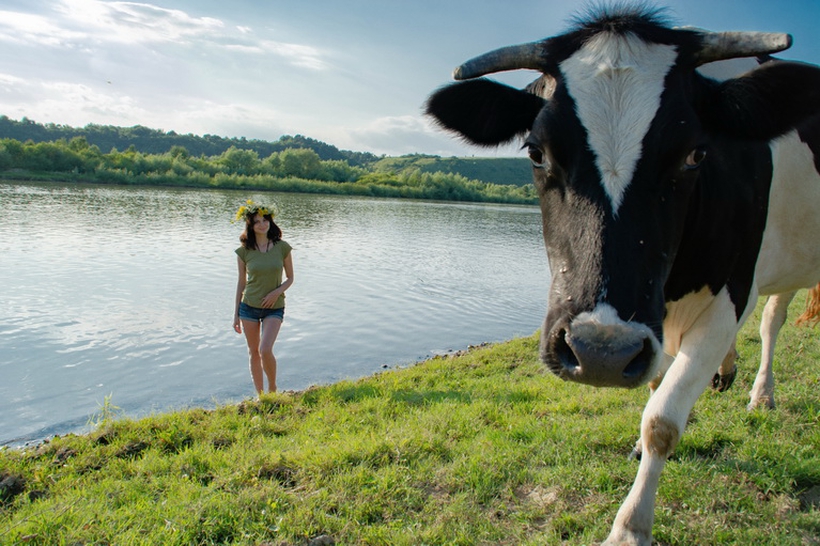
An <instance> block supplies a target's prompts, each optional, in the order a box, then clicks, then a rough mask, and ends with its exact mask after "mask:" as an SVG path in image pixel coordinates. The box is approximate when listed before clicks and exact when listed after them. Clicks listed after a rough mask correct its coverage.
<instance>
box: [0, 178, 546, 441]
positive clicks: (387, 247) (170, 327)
mask: <svg viewBox="0 0 820 546" xmlns="http://www.w3.org/2000/svg"><path fill="white" fill-rule="evenodd" d="M247 198H252V199H254V200H255V201H257V202H260V203H269V202H271V201H275V202H276V204H277V205H278V208H279V209H280V214H279V216H278V217H277V223H278V224H279V225H280V227H281V228H282V230H283V232H284V236H283V238H284V239H285V240H286V241H288V242H289V243H290V244H291V245H292V247H293V263H294V272H295V275H294V276H295V283H294V285H293V287H292V288H291V289H290V290H289V291H288V293H287V311H286V316H285V322H284V325H283V327H282V330H281V334H280V336H279V340H278V341H277V343H276V350H275V352H276V356H277V360H278V361H279V374H278V380H277V383H278V386H279V388H280V389H283V390H301V389H305V388H307V387H309V386H311V385H321V384H329V383H333V382H336V381H340V380H343V379H355V378H360V377H364V376H367V375H371V374H373V373H375V372H378V371H380V370H382V369H385V368H394V367H401V366H407V365H412V364H413V363H415V362H418V361H420V360H423V359H425V358H429V357H430V356H433V355H436V354H443V353H447V352H449V351H455V350H460V349H464V348H466V347H467V346H469V345H475V344H479V343H482V342H486V341H490V342H493V341H503V340H507V339H511V338H514V337H517V336H524V335H530V334H532V333H533V332H535V331H536V330H537V329H538V328H539V327H540V325H541V320H542V318H543V315H544V313H545V310H546V298H547V290H548V287H549V272H548V267H547V259H546V255H545V252H544V247H543V240H542V238H541V227H540V226H541V222H540V212H539V210H538V209H537V208H536V207H532V206H516V205H493V204H465V203H443V202H429V201H413V200H401V199H377V198H362V197H339V196H321V195H307V194H294V193H278V194H273V193H270V192H256V191H225V190H193V189H167V188H153V187H152V188H145V187H122V186H105V185H77V184H52V183H42V184H40V183H22V182H20V183H11V182H2V183H0V210H2V211H3V214H2V215H0V445H20V444H24V443H26V442H34V441H38V440H41V439H43V438H47V437H50V436H53V435H55V434H65V433H68V432H82V431H84V430H86V429H87V427H88V423H89V420H90V419H92V418H93V416H94V415H96V414H98V413H99V412H100V410H101V407H102V406H103V405H104V404H106V401H108V403H109V404H111V405H113V406H115V407H117V408H119V410H118V411H119V412H120V413H121V414H122V415H125V416H128V417H140V416H143V415H147V414H150V413H155V412H163V411H169V410H173V409H180V408H185V407H192V406H195V407H213V406H215V405H217V404H225V403H232V402H235V401H239V400H242V399H245V398H248V397H251V396H253V394H254V393H253V386H252V383H251V380H250V374H249V372H248V369H247V352H246V348H245V342H244V339H243V337H242V336H241V335H238V334H236V333H235V332H234V331H233V328H232V326H231V324H232V318H233V299H234V291H235V287H236V270H237V268H236V257H235V254H234V249H235V248H236V247H237V246H238V245H239V242H238V236H239V233H240V232H241V229H242V227H241V225H239V224H233V223H231V219H232V218H233V215H234V212H235V211H236V209H237V208H238V206H239V205H240V204H241V203H242V202H244V200H245V199H247Z"/></svg>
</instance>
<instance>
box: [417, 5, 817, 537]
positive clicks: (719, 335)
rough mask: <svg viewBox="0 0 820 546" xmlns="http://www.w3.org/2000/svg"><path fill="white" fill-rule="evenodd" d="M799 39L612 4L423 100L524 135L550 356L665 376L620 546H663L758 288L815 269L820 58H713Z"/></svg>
mask: <svg viewBox="0 0 820 546" xmlns="http://www.w3.org/2000/svg"><path fill="white" fill-rule="evenodd" d="M791 41H792V38H791V36H790V35H788V34H781V33H757V32H756V33H747V32H720V33H715V32H708V31H705V30H701V29H695V28H675V27H672V26H671V25H670V24H669V22H668V20H667V19H666V17H665V16H664V13H663V11H662V10H657V9H652V8H646V7H629V6H626V7H624V6H619V7H615V8H606V7H604V8H599V9H598V10H597V11H596V12H595V13H590V14H589V15H587V16H586V17H583V18H578V20H577V21H576V22H575V25H574V26H573V27H572V28H571V29H569V30H568V31H567V32H565V33H563V34H561V35H557V36H553V37H550V38H547V39H544V40H542V41H539V42H535V43H531V44H522V45H516V46H508V47H502V48H500V49H497V50H495V51H492V52H490V53H486V54H484V55H481V56H479V57H476V58H475V59H472V60H470V61H467V62H466V63H464V64H463V65H461V66H460V67H458V68H457V69H456V71H455V73H454V76H455V79H457V80H463V81H459V82H458V83H453V84H449V85H447V86H445V87H442V88H441V89H439V90H437V91H435V92H434V93H433V94H432V95H431V96H430V97H429V99H428V100H427V103H426V106H425V112H426V114H428V115H430V116H432V117H433V118H434V119H435V120H436V123H438V124H439V125H440V126H441V127H443V128H444V129H446V130H448V131H451V132H454V133H455V134H457V135H460V136H461V137H462V138H463V139H465V140H466V141H468V142H470V143H472V144H475V145H479V146H497V145H499V144H501V143H507V142H511V141H513V140H515V139H516V138H517V137H520V138H522V139H523V143H524V146H523V148H526V150H527V153H528V155H529V158H530V160H531V162H532V171H533V182H534V185H535V188H536V189H537V192H538V195H539V202H540V207H541V212H542V222H543V236H544V242H545V246H546V251H547V256H548V261H549V267H550V272H551V277H552V280H551V285H550V289H549V301H548V307H547V313H546V317H545V319H544V323H543V327H542V330H541V340H540V358H541V360H542V361H543V363H544V364H545V365H546V367H547V368H548V369H549V370H551V371H552V372H554V373H555V374H556V375H558V376H559V377H561V378H563V379H565V380H570V381H577V382H581V383H586V384H589V385H593V386H608V387H626V388H630V387H636V386H639V385H643V384H648V385H649V386H650V389H651V390H652V391H653V394H652V395H651V396H650V398H649V401H648V403H647V405H646V407H645V409H644V412H643V415H642V419H641V429H640V438H641V439H640V445H641V449H642V452H643V453H642V457H641V459H640V464H639V468H638V472H637V476H636V478H635V481H634V483H633V485H632V488H631V490H630V492H629V494H628V495H627V497H626V499H625V500H624V502H623V503H622V505H621V507H620V508H619V510H618V512H617V515H616V516H615V520H614V523H613V525H612V528H611V532H610V534H609V536H608V537H607V539H606V541H605V542H604V544H606V545H615V544H638V545H645V544H651V542H652V525H653V518H654V505H655V496H656V493H657V488H658V483H659V480H660V476H661V473H662V470H663V468H664V465H665V463H666V460H667V458H668V457H669V456H670V454H671V453H672V452H673V450H674V449H675V446H676V445H677V443H678V441H679V439H680V437H681V435H682V434H683V432H684V428H685V425H686V421H687V418H688V416H689V413H690V411H691V409H692V407H693V405H694V403H695V401H696V400H697V398H698V397H699V396H700V395H701V394H702V392H703V391H704V390H705V389H706V387H707V385H708V384H709V383H710V380H711V378H712V377H713V375H714V373H715V372H716V371H717V370H718V368H719V367H720V364H721V361H722V360H723V358H724V356H725V355H727V354H729V352H730V349H731V348H732V344H733V342H734V340H735V337H736V335H737V333H738V330H739V328H740V327H741V325H742V324H743V323H744V321H745V320H746V318H747V317H748V315H749V314H750V313H751V311H752V309H753V308H754V306H755V303H756V301H757V299H758V295H759V294H761V293H763V294H786V295H788V294H789V293H790V292H792V291H793V290H796V289H797V288H800V287H808V286H813V285H814V284H815V283H817V282H818V281H820V247H818V245H817V240H818V236H819V235H820V215H818V214H817V211H816V204H817V203H820V174H818V171H819V170H820V68H818V67H815V66H812V65H809V64H804V63H798V62H788V61H771V62H766V63H763V64H762V65H760V66H759V67H758V68H755V69H753V70H752V71H750V72H748V73H746V74H743V75H741V76H738V77H734V78H729V79H727V80H725V81H722V82H721V81H717V80H715V79H712V78H710V77H708V76H705V75H703V74H701V73H700V72H699V71H698V68H699V67H701V66H703V65H705V64H708V63H712V62H716V61H720V60H725V59H733V58H743V57H756V56H759V55H770V54H774V53H777V52H780V51H783V50H785V49H787V48H788V47H790V45H791ZM518 69H530V70H536V71H538V72H540V76H539V77H538V79H537V80H536V81H535V82H533V83H532V84H530V85H529V86H528V87H527V88H526V89H524V90H519V89H515V88H512V87H510V86H506V85H503V84H501V83H498V82H495V81H492V80H489V79H486V78H483V77H482V76H486V75H488V74H492V73H497V72H501V71H505V70H518ZM759 256H760V257H761V259H760V260H758V257H759ZM753 396H754V394H753Z"/></svg>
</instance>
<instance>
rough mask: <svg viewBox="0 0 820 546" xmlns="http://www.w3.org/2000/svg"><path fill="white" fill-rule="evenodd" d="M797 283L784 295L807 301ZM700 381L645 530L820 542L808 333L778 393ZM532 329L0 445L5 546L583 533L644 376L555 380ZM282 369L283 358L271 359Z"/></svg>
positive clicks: (818, 415)
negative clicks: (284, 387) (491, 341)
mask: <svg viewBox="0 0 820 546" xmlns="http://www.w3.org/2000/svg"><path fill="white" fill-rule="evenodd" d="M804 301H805V292H801V293H800V294H799V295H798V297H797V298H796V299H795V301H794V302H793V303H792V309H791V316H792V317H795V316H797V315H798V314H799V312H800V311H801V310H802V305H803V303H804ZM760 309H761V306H758V309H757V313H756V314H755V316H754V318H753V319H751V320H750V323H749V324H747V325H746V326H745V327H744V329H743V331H742V333H741V335H740V336H739V340H738V341H739V343H738V350H739V353H740V359H739V363H738V367H739V371H738V378H737V380H736V382H735V385H734V386H733V388H732V389H731V390H730V391H728V392H725V393H717V392H714V391H707V392H706V393H704V394H703V396H702V397H701V399H700V400H699V401H698V403H697V404H696V406H695V409H694V411H693V414H692V417H691V419H690V424H689V428H688V430H687V432H686V434H685V435H684V437H683V439H682V441H681V443H680V445H679V446H678V447H677V449H676V452H675V454H674V456H673V457H672V459H671V460H670V462H669V464H668V465H667V468H666V470H665V471H664V474H663V476H662V478H661V486H660V491H659V493H658V502H657V506H656V510H655V514H656V520H655V528H654V534H655V540H656V541H657V543H658V544H667V545H678V544H679V545H684V544H686V545H691V544H712V545H715V544H757V545H778V546H782V545H806V544H818V541H819V540H820V539H819V538H818V537H820V389H818V386H819V385H820V380H819V379H818V377H820V341H819V340H818V332H817V330H816V329H811V328H799V327H795V326H793V325H792V324H787V326H785V327H784V329H783V332H782V335H781V336H780V339H779V343H778V346H777V354H776V364H775V374H776V381H777V386H776V389H777V392H776V401H777V404H778V406H777V408H776V409H775V410H773V411H766V410H757V411H754V412H747V411H746V409H745V407H746V403H747V401H748V400H747V393H748V391H749V389H750V387H751V384H752V382H753V380H754V374H755V372H756V368H757V365H758V360H759V354H760V343H759V340H758V336H757V325H758V321H759V315H760ZM537 344H538V341H537V336H535V335H534V336H531V337H526V338H521V339H516V340H512V341H510V342H506V343H501V344H497V345H492V346H486V347H480V348H475V349H472V350H470V351H467V352H466V353H465V354H460V355H458V356H454V357H443V358H434V359H432V360H429V361H426V362H423V363H420V364H418V365H416V366H413V367H410V368H406V369H400V370H391V371H386V372H384V373H381V374H378V375H376V376H373V377H369V378H366V379H362V380H359V381H344V382H340V383H338V384H334V385H329V386H323V387H316V388H312V389H309V390H307V391H304V392H298V393H280V394H274V395H268V396H263V397H262V399H261V400H259V401H244V402H242V403H239V404H235V405H229V406H224V407H219V408H217V409H215V410H210V411H206V410H203V409H190V410H185V411H178V412H174V413H168V414H161V415H155V416H151V417H147V418H144V419H140V420H131V419H127V418H117V411H116V408H115V407H114V404H115V403H116V401H106V403H105V404H104V405H103V409H102V410H101V411H100V413H99V414H98V415H97V416H96V417H95V420H96V423H97V426H96V428H95V429H94V430H93V432H91V433H89V434H87V435H84V436H66V437H62V438H54V439H52V440H50V441H48V442H46V443H43V444H41V445H39V446H34V447H30V448H27V449H22V450H15V449H4V450H0V543H3V544H179V545H182V544H185V545H188V544H247V545H263V544H264V545H278V546H286V545H304V544H313V545H319V544H372V545H377V544H378V545H382V544H385V545H386V544H389V545H418V544H454V545H473V544H476V545H478V544H516V545H535V544H590V543H593V542H596V541H600V540H602V539H603V538H604V537H605V536H606V535H607V533H608V531H609V526H610V525H611V522H612V519H613V517H614V515H615V512H616V510H617V508H618V506H619V504H620V502H621V501H622V500H623V498H624V496H625V495H626V493H627V491H628V490H629V487H630V485H631V483H632V480H633V478H634V475H635V472H636V471H637V463H636V462H635V461H631V460H629V459H628V455H629V453H630V451H631V449H632V447H633V445H634V442H635V440H636V438H637V434H638V426H639V422H640V414H641V411H642V408H643V406H644V404H645V402H646V398H647V392H646V390H644V389H635V390H631V391H623V390H614V389H593V388H590V387H586V386H583V385H575V384H570V383H564V382H561V381H560V380H558V379H556V378H555V377H553V376H551V374H549V372H547V371H546V370H545V369H544V368H543V366H542V365H541V364H540V363H539V362H538V357H537V354H538V349H537ZM283 364H284V363H283Z"/></svg>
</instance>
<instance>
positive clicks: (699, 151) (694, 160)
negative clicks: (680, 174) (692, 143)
mask: <svg viewBox="0 0 820 546" xmlns="http://www.w3.org/2000/svg"><path fill="white" fill-rule="evenodd" d="M705 158H706V148H704V147H703V146H698V147H697V148H695V149H694V150H692V151H691V152H689V155H688V156H686V160H685V161H684V162H683V168H684V170H687V171H690V170H692V169H697V168H698V167H700V164H701V162H703V160H704V159H705Z"/></svg>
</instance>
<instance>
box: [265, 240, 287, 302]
mask: <svg viewBox="0 0 820 546" xmlns="http://www.w3.org/2000/svg"><path fill="white" fill-rule="evenodd" d="M292 256H293V252H289V253H288V255H287V256H285V259H284V260H283V264H282V265H283V267H282V269H283V271H284V273H285V282H283V283H282V284H280V285H279V286H277V287H276V289H274V290H273V291H272V292H270V293H269V294H268V295H267V296H265V298H264V299H263V300H262V306H263V307H273V306H274V305H275V304H276V300H278V299H279V296H281V295H282V294H284V293H285V290H287V289H288V288H290V287H291V285H293V258H292Z"/></svg>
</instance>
